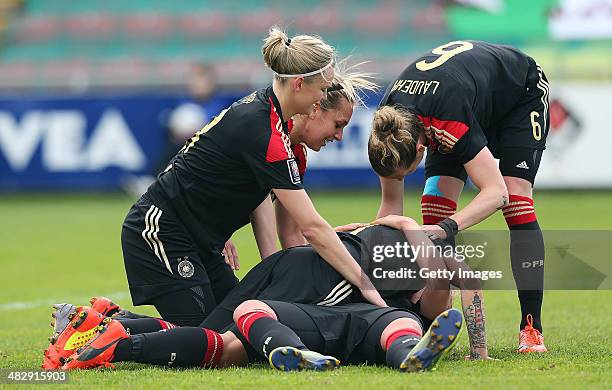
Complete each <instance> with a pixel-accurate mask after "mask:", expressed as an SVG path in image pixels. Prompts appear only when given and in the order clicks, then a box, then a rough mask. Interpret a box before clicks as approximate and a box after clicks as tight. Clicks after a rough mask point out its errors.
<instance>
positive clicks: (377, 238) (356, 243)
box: [43, 216, 488, 369]
mask: <svg viewBox="0 0 612 390" xmlns="http://www.w3.org/2000/svg"><path fill="white" fill-rule="evenodd" d="M378 222H380V223H387V224H389V225H392V226H397V227H399V228H401V230H398V229H393V228H389V227H386V226H381V225H372V226H367V227H363V228H360V229H359V230H358V231H356V234H354V235H353V234H347V233H338V234H339V236H340V238H341V240H342V242H343V244H344V245H345V247H346V248H347V250H348V251H349V253H351V254H352V256H354V258H355V260H356V261H357V262H358V263H359V265H360V266H361V267H362V268H363V269H368V268H369V267H370V261H369V255H368V253H369V251H370V249H369V248H371V247H373V246H374V245H380V244H385V243H386V244H389V245H395V243H398V242H406V241H407V238H406V237H407V236H409V239H410V242H411V243H412V244H413V245H426V243H427V242H429V244H430V245H431V242H430V241H429V240H428V239H427V237H426V236H425V235H424V234H423V233H422V232H421V231H420V228H419V226H418V225H417V224H416V223H415V222H414V221H413V220H411V219H410V218H407V217H396V216H389V217H386V218H384V219H382V220H380V221H378ZM412 236H414V237H412ZM419 240H420V241H419ZM421 253H431V252H430V251H422V252H421ZM417 263H418V265H419V266H427V267H428V268H430V269H436V268H443V267H445V264H444V262H443V261H441V260H440V259H433V260H432V259H428V258H421V257H420V258H417ZM449 264H451V265H452V262H449ZM450 283H451V281H449V280H444V279H438V280H432V279H427V280H426V282H425V284H426V285H425V287H424V288H421V287H420V286H407V288H406V289H403V290H385V291H381V294H382V295H383V296H384V297H385V299H386V300H387V302H388V303H389V304H391V305H392V306H395V307H399V308H403V309H409V310H414V311H418V313H419V314H420V315H421V317H422V319H423V322H425V323H426V324H427V323H428V322H430V321H431V320H430V319H432V318H434V317H435V316H436V315H438V314H440V313H441V312H443V311H444V310H446V309H448V308H449V307H450V291H449V289H450ZM452 283H455V284H457V285H459V286H461V287H462V289H463V290H462V293H461V295H462V303H463V306H464V312H465V315H466V320H467V325H468V331H469V336H470V343H471V347H472V348H471V351H472V356H473V357H474V358H486V357H487V356H488V353H487V348H486V341H485V328H484V306H483V301H482V292H481V291H479V290H478V289H475V290H468V289H466V287H467V286H466V284H465V283H464V281H461V280H453V281H452ZM469 287H472V286H469ZM411 298H412V299H413V300H414V302H413V301H412V300H411ZM249 299H271V300H280V299H282V300H284V301H288V302H299V303H307V304H317V305H319V306H326V305H328V306H333V305H338V304H343V303H350V302H352V301H360V300H362V299H363V298H361V295H360V294H353V288H352V286H351V285H350V284H348V283H347V282H346V280H344V279H343V278H342V276H341V275H339V274H338V273H337V272H335V271H334V270H333V268H331V267H330V266H329V265H328V264H327V263H326V262H325V261H324V260H323V259H321V258H320V256H319V255H318V254H317V252H316V251H314V250H313V249H312V248H311V247H309V246H303V247H297V248H291V249H287V250H284V251H281V252H278V253H276V254H275V255H273V256H270V257H269V258H267V259H265V260H264V261H262V262H261V263H259V264H257V265H256V266H255V267H254V268H253V269H252V270H251V271H250V272H249V273H248V274H247V275H246V276H245V277H244V278H243V279H242V281H241V282H240V283H239V285H238V286H237V287H236V288H235V289H234V290H232V292H230V294H229V295H228V296H227V297H226V299H225V300H224V301H223V302H222V303H221V304H220V305H219V307H217V309H215V311H213V313H211V315H210V316H209V317H208V318H207V320H205V321H204V322H203V323H202V324H201V327H204V328H207V329H209V330H210V331H214V332H222V331H223V330H225V329H226V328H227V326H228V325H230V324H231V323H232V321H233V314H234V311H235V310H236V308H237V307H238V306H239V305H240V304H241V303H242V302H244V301H246V300H249ZM93 306H94V308H95V309H96V310H97V311H99V312H102V313H104V314H105V315H113V314H114V313H116V312H117V311H118V310H120V308H119V307H118V306H116V305H113V304H112V303H111V302H110V301H109V300H107V299H97V300H94V301H93ZM74 310H75V309H74V308H72V309H70V308H69V309H66V312H56V313H55V315H54V317H55V318H56V332H55V335H54V339H53V341H52V343H51V345H50V346H49V348H48V350H47V351H46V352H45V353H46V358H45V364H44V365H43V367H44V368H49V369H53V368H57V367H58V366H60V365H61V362H60V358H66V357H67V356H69V355H70V354H71V352H72V350H74V345H72V344H70V345H68V346H66V347H65V344H66V340H67V339H68V337H69V336H70V335H69V336H62V333H63V330H64V327H65V323H67V322H68V319H66V317H67V315H68V313H70V312H72V313H73V315H74ZM79 310H80V311H85V312H88V311H89V308H81V309H79ZM79 315H82V316H85V318H88V317H87V316H88V314H87V313H84V314H80V313H79ZM92 318H94V319H93V320H91V321H89V320H88V322H86V323H83V324H82V323H81V322H79V323H77V327H78V329H77V330H78V333H79V334H80V335H83V334H84V335H86V336H87V335H89V336H91V334H89V333H87V332H88V331H89V330H90V329H92V328H93V327H95V326H97V325H98V324H99V322H100V321H101V319H99V318H98V316H97V315H96V316H93V317H92ZM120 322H121V323H122V324H123V326H124V327H125V328H129V329H130V331H131V333H132V334H136V333H147V332H155V331H158V330H161V329H168V328H172V327H173V325H172V324H169V323H168V322H165V321H163V320H159V319H155V318H145V319H121V320H120ZM425 328H427V326H425ZM68 330H69V333H70V332H74V330H73V329H68ZM86 336H84V337H83V340H86V338H87V337H86ZM81 345H82V344H81Z"/></svg>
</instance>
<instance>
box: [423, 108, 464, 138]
mask: <svg viewBox="0 0 612 390" xmlns="http://www.w3.org/2000/svg"><path fill="white" fill-rule="evenodd" d="M417 117H418V118H419V119H420V120H421V122H423V124H424V125H425V126H426V127H429V126H433V127H435V128H436V129H440V130H445V131H447V132H448V133H449V134H451V135H452V136H453V137H455V138H457V139H458V140H459V139H461V137H463V136H464V135H465V133H467V131H468V130H469V129H470V127H469V126H468V125H466V124H465V123H463V122H459V121H447V120H442V119H438V118H436V117H433V116H421V115H417ZM449 140H450V139H449ZM450 141H453V140H450ZM453 142H454V141H453Z"/></svg>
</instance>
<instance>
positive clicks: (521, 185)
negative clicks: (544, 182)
mask: <svg viewBox="0 0 612 390" xmlns="http://www.w3.org/2000/svg"><path fill="white" fill-rule="evenodd" d="M503 178H504V183H506V188H507V191H508V193H509V194H512V195H519V196H527V197H529V198H531V197H533V185H532V184H531V182H530V181H529V180H526V179H523V178H520V177H514V176H504V177H503Z"/></svg>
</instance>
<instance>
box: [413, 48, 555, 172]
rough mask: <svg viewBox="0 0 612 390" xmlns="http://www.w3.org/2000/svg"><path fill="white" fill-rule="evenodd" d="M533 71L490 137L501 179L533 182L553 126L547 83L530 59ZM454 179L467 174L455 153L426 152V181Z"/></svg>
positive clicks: (488, 136) (542, 73)
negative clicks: (447, 177)
mask: <svg viewBox="0 0 612 390" xmlns="http://www.w3.org/2000/svg"><path fill="white" fill-rule="evenodd" d="M530 63H531V66H530V69H529V73H528V75H527V80H526V85H525V89H526V92H525V95H524V96H523V98H522V99H521V100H520V101H519V102H518V103H517V104H516V105H515V106H514V107H513V108H512V109H511V110H510V111H509V112H508V113H507V114H506V115H505V116H504V118H502V119H501V120H500V121H498V122H497V123H492V124H491V125H490V129H491V131H494V132H495V134H494V135H489V134H487V140H488V145H487V147H488V148H489V149H490V150H491V153H492V154H493V156H494V157H495V158H497V159H499V170H500V172H501V174H502V176H512V177H518V178H521V179H525V180H528V181H529V182H531V184H533V183H534V181H535V177H536V174H537V172H538V169H539V167H540V160H541V159H542V152H543V151H544V149H545V148H546V137H547V136H548V129H549V127H550V113H549V111H548V80H547V79H546V75H545V74H544V72H543V71H542V69H541V68H540V67H539V66H538V65H537V64H536V63H535V61H534V60H532V59H530ZM432 176H452V177H456V178H458V179H461V180H463V181H466V179H467V173H466V171H465V169H464V168H463V164H461V163H460V162H459V161H458V160H457V158H456V156H455V155H454V154H453V153H448V154H443V153H440V152H439V151H437V150H434V151H431V152H430V150H428V151H427V157H426V159H425V178H426V179H428V178H430V177H432Z"/></svg>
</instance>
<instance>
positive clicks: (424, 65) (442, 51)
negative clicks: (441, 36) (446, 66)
mask: <svg viewBox="0 0 612 390" xmlns="http://www.w3.org/2000/svg"><path fill="white" fill-rule="evenodd" d="M455 45H458V46H457V47H455V48H452V49H447V48H448V47H449V46H455ZM473 47H474V45H473V44H472V43H470V42H465V41H452V42H449V43H447V44H445V45H442V46H438V47H436V48H435V49H433V50H432V51H431V52H432V53H433V54H437V55H439V56H440V57H439V58H437V59H436V60H435V61H433V62H427V61H425V60H423V61H419V62H417V63H416V68H417V69H418V70H421V71H423V72H425V71H426V70H430V69H433V68H437V67H438V66H440V65H442V64H443V63H445V62H446V61H448V60H449V59H450V58H451V57H452V56H455V55H457V54H459V53H463V52H464V51H468V50H471V49H472V48H473Z"/></svg>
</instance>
